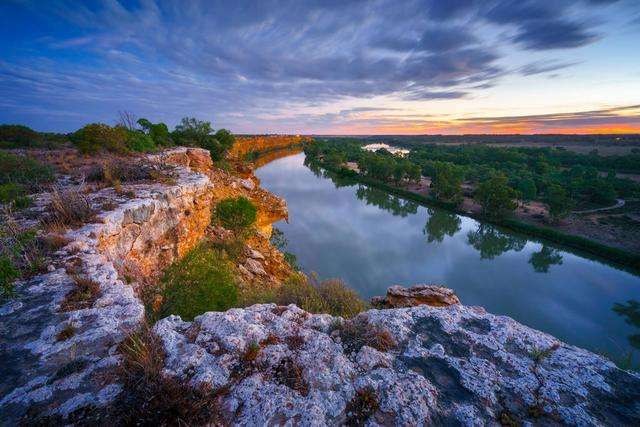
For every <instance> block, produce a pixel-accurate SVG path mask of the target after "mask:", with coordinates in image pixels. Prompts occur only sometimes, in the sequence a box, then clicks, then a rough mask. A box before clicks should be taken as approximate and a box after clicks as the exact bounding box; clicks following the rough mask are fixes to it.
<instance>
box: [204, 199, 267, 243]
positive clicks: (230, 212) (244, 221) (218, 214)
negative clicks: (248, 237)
mask: <svg viewBox="0 0 640 427" xmlns="http://www.w3.org/2000/svg"><path fill="white" fill-rule="evenodd" d="M257 215H258V209H257V208H256V206H255V205H254V204H253V203H251V201H250V200H249V199H247V198H246V197H242V196H240V197H236V198H232V197H229V198H226V199H223V200H221V201H220V202H219V203H218V204H217V206H216V209H215V212H214V219H215V220H217V221H218V222H219V223H220V225H222V226H223V227H224V228H226V229H228V230H231V231H232V232H233V234H234V236H235V237H236V238H240V237H242V236H243V235H244V234H246V233H247V231H248V230H250V229H251V227H253V225H254V224H255V223H256V219H257Z"/></svg>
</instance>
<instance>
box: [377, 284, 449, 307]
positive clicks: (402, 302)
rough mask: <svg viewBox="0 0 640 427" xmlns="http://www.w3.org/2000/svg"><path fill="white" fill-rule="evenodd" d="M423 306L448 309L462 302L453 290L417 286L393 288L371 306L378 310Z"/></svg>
mask: <svg viewBox="0 0 640 427" xmlns="http://www.w3.org/2000/svg"><path fill="white" fill-rule="evenodd" d="M422 304H425V305H430V306H432V307H446V306H449V305H453V304H460V300H459V299H458V297H457V296H456V294H455V293H454V292H453V290H451V289H449V288H445V287H444V286H437V285H415V286H411V287H410V288H405V287H403V286H398V285H396V286H391V287H390V288H389V289H387V295H386V296H384V297H373V298H372V299H371V305H372V306H374V307H376V308H404V307H415V306H417V305H422Z"/></svg>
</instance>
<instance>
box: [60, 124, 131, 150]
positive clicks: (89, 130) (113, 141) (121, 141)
mask: <svg viewBox="0 0 640 427" xmlns="http://www.w3.org/2000/svg"><path fill="white" fill-rule="evenodd" d="M127 139H128V135H127V130H126V129H125V128H123V127H121V126H116V127H112V126H109V125H106V124H104V123H91V124H88V125H86V126H84V127H83V128H81V129H79V130H77V131H76V132H74V133H73V134H72V135H71V141H72V142H73V143H74V144H75V146H76V147H77V148H78V150H80V152H81V153H83V154H96V153H98V152H99V151H101V150H106V151H109V152H114V153H124V152H126V151H127Z"/></svg>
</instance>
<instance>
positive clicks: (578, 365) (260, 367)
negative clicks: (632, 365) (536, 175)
mask: <svg viewBox="0 0 640 427" xmlns="http://www.w3.org/2000/svg"><path fill="white" fill-rule="evenodd" d="M155 332H156V333H157V335H158V336H159V337H160V338H161V340H162V342H163V345H164V348H165V351H166V354H167V357H166V360H165V364H166V369H165V372H166V373H167V375H170V376H173V377H176V378H178V379H179V380H180V381H186V382H189V384H191V385H192V386H194V387H199V386H209V387H211V388H212V389H213V390H225V392H224V393H220V398H219V399H220V412H221V414H222V416H223V417H225V418H226V421H227V422H229V423H232V424H237V425H283V424H297V425H340V424H344V423H348V424H363V423H369V424H370V425H429V424H438V425H442V424H446V425H449V424H452V425H460V424H463V425H482V424H487V423H489V424H498V423H502V424H509V425H517V424H521V423H529V422H530V423H534V424H542V425H545V424H558V423H563V424H569V425H598V424H607V425H631V424H635V425H637V424H638V423H640V377H638V376H636V375H634V374H631V373H628V372H625V371H622V370H620V369H618V368H617V367H616V366H615V365H614V364H613V363H611V362H609V361H607V360H606V359H604V358H603V357H600V356H597V355H595V354H593V353H590V352H588V351H585V350H582V349H579V348H577V347H573V346H570V345H567V344H564V343H562V342H560V341H558V340H557V339H555V338H553V337H552V336H550V335H547V334H544V333H542V332H539V331H536V330H533V329H531V328H528V327H526V326H523V325H521V324H519V323H517V322H516V321H514V320H512V319H510V318H508V317H505V316H495V315H492V314H489V313H486V312H485V311H484V310H483V309H481V308H477V307H465V306H462V305H459V304H454V305H451V306H449V307H444V308H434V307H429V306H427V305H420V306H418V307H413V308H404V309H395V310H370V311H368V312H365V313H362V314H360V315H359V316H358V317H357V318H355V319H354V320H352V321H350V322H345V321H343V320H342V319H340V318H333V317H331V316H329V315H312V314H309V313H306V312H304V311H302V310H300V309H299V308H297V307H295V306H289V307H278V306H276V305H273V304H267V305H255V306H252V307H250V308H247V309H233V310H229V311H227V312H224V313H206V314H203V315H202V316H199V317H197V318H196V319H195V320H194V322H192V323H188V322H183V321H182V320H181V319H180V318H179V317H177V316H171V317H169V318H166V319H164V320H161V321H160V322H159V323H158V324H156V326H155Z"/></svg>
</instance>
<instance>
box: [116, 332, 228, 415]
mask: <svg viewBox="0 0 640 427" xmlns="http://www.w3.org/2000/svg"><path fill="white" fill-rule="evenodd" d="M119 350H120V353H121V354H122V356H123V361H122V364H121V366H120V369H119V373H118V374H119V379H120V382H121V383H122V384H123V386H124V392H123V393H121V394H120V396H119V397H118V400H117V401H116V402H114V404H113V405H111V410H112V414H111V416H112V417H113V418H114V420H115V421H116V422H117V424H118V425H140V424H143V425H153V426H174V425H177V426H180V425H184V426H186V425H205V424H207V425H208V424H209V423H210V424H211V425H218V424H219V423H220V417H219V410H218V405H217V398H218V396H219V395H220V394H221V393H222V392H223V390H219V391H213V390H209V389H207V388H193V387H190V386H189V385H188V384H187V383H186V382H185V381H180V380H177V379H175V378H172V377H168V376H166V375H164V374H163V372H162V368H163V366H164V358H165V354H164V349H163V347H162V343H161V341H160V339H159V338H158V337H157V336H156V335H155V334H154V333H153V332H152V331H151V330H150V329H149V327H148V326H146V325H145V326H143V327H142V328H141V329H140V330H139V331H137V332H135V333H133V334H131V335H130V336H129V337H128V338H127V339H125V341H123V342H122V344H121V345H120V347H119Z"/></svg>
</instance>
